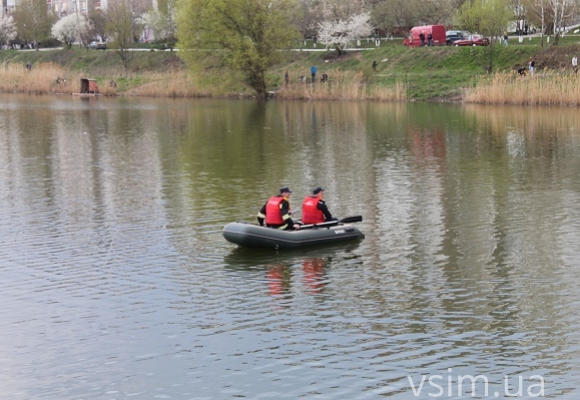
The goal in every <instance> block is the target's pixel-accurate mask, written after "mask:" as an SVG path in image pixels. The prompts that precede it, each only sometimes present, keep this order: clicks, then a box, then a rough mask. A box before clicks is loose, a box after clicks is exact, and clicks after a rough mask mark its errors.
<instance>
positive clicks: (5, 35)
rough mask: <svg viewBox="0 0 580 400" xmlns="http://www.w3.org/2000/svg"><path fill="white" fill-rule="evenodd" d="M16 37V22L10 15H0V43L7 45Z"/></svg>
mask: <svg viewBox="0 0 580 400" xmlns="http://www.w3.org/2000/svg"><path fill="white" fill-rule="evenodd" d="M14 38H16V24H15V23H14V18H12V15H2V16H0V45H2V46H3V45H8V44H9V43H10V41H11V40H14Z"/></svg>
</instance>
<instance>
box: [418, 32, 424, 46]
mask: <svg viewBox="0 0 580 400" xmlns="http://www.w3.org/2000/svg"><path fill="white" fill-rule="evenodd" d="M419 40H420V41H421V47H423V46H425V34H424V33H423V32H421V33H419Z"/></svg>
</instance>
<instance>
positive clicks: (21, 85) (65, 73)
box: [0, 63, 196, 97]
mask: <svg viewBox="0 0 580 400" xmlns="http://www.w3.org/2000/svg"><path fill="white" fill-rule="evenodd" d="M81 78H92V76H91V75H90V74H86V73H84V72H77V71H75V72H73V71H70V70H68V69H65V68H63V67H61V66H59V65H57V64H53V63H42V64H35V65H33V67H32V70H30V71H28V70H27V69H26V67H25V66H23V65H21V64H4V65H2V66H0V91H1V92H19V93H34V94H59V93H60V94H72V93H78V92H79V91H80V79H81ZM123 80H124V81H133V82H137V81H139V82H141V83H140V86H138V87H135V88H132V89H130V90H127V91H126V92H125V93H121V94H124V95H135V96H156V97H189V96H195V95H196V92H195V90H194V89H193V88H192V85H191V84H189V83H188V80H187V74H186V73H185V72H179V73H150V74H146V75H141V74H122V73H113V74H111V75H110V76H107V77H101V78H100V79H98V87H99V93H101V94H103V95H105V96H112V95H116V94H119V93H118V88H119V86H120V85H118V82H121V81H123ZM112 82H114V84H113V83H112Z"/></svg>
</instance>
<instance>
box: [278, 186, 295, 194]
mask: <svg viewBox="0 0 580 400" xmlns="http://www.w3.org/2000/svg"><path fill="white" fill-rule="evenodd" d="M282 193H292V191H291V190H290V188H289V187H288V186H284V187H283V188H282V189H280V194H282Z"/></svg>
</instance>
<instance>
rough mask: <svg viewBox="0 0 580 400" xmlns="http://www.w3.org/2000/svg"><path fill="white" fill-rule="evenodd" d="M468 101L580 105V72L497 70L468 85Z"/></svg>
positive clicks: (465, 97) (466, 97) (466, 94)
mask: <svg viewBox="0 0 580 400" xmlns="http://www.w3.org/2000/svg"><path fill="white" fill-rule="evenodd" d="M464 101H465V102H468V103H483V104H514V105H550V106H578V105H580V76H578V75H574V74H558V73H550V72H549V71H544V72H542V73H541V74H539V73H536V75H535V76H534V77H531V76H529V75H527V76H519V75H518V74H516V73H497V74H494V75H493V76H492V77H490V78H485V79H483V80H481V81H479V82H477V83H476V84H475V86H474V87H473V88H470V89H467V90H466V93H465V96H464Z"/></svg>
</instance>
